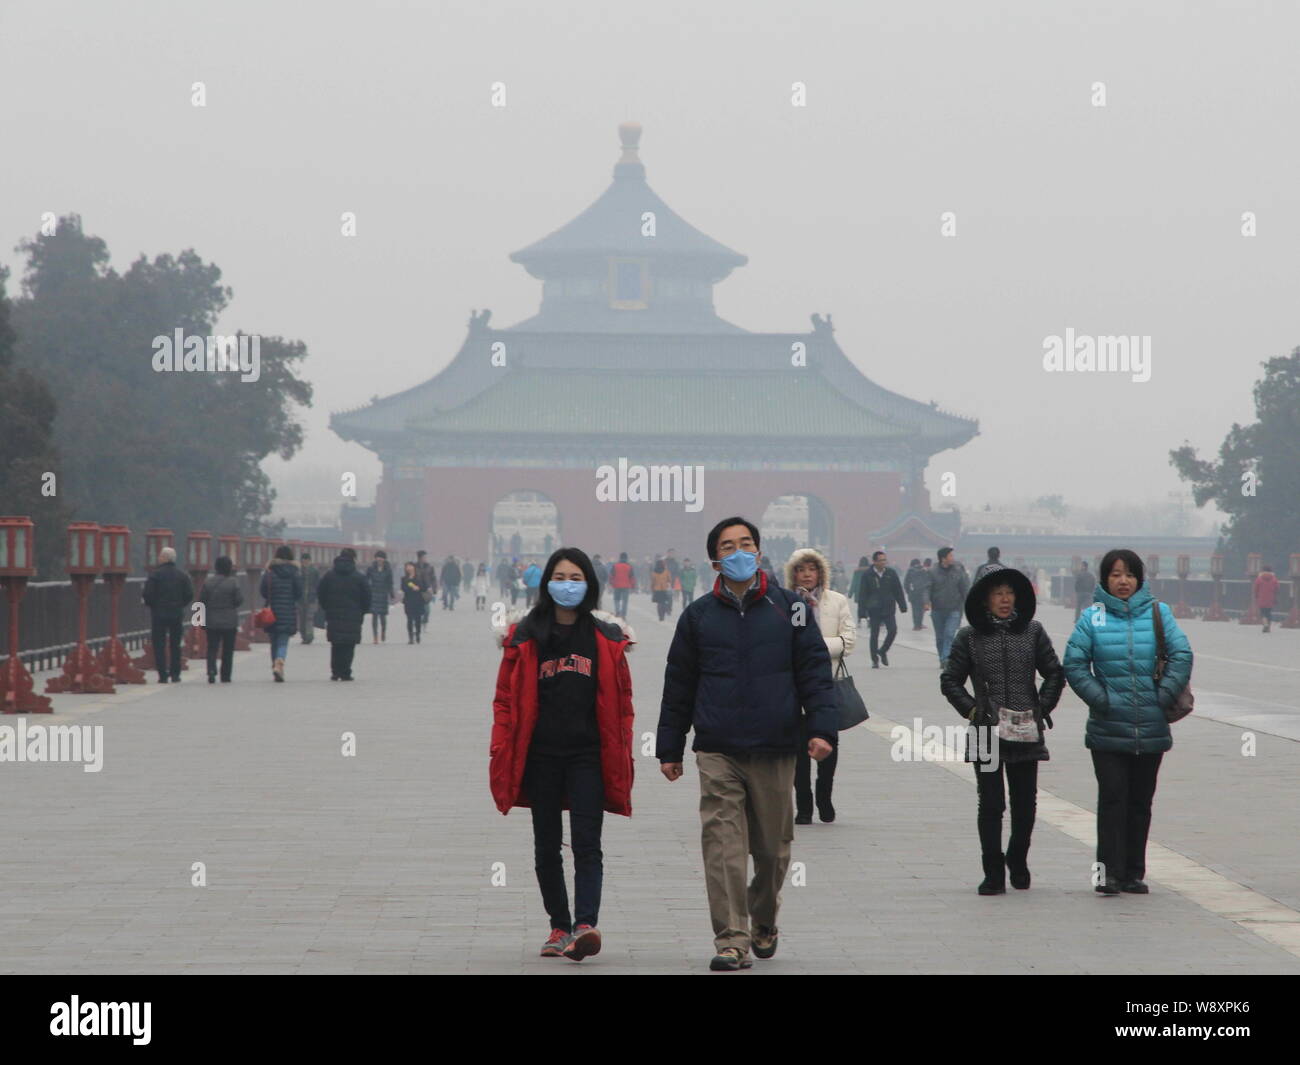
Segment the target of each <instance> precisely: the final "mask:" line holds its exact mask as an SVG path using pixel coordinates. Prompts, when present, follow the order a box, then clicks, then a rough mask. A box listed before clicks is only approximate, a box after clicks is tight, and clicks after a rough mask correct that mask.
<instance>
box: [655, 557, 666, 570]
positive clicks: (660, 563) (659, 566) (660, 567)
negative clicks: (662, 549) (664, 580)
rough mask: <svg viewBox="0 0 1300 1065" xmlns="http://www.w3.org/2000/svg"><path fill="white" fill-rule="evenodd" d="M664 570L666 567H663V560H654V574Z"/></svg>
mask: <svg viewBox="0 0 1300 1065" xmlns="http://www.w3.org/2000/svg"><path fill="white" fill-rule="evenodd" d="M666 568H667V567H666V566H664V560H663V559H662V558H657V559H655V572H656V573H662V572H663V571H664V570H665V569H666Z"/></svg>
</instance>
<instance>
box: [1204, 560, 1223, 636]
mask: <svg viewBox="0 0 1300 1065" xmlns="http://www.w3.org/2000/svg"><path fill="white" fill-rule="evenodd" d="M1210 576H1211V577H1213V578H1214V602H1212V603H1211V604H1210V609H1209V610H1207V611H1206V612H1205V613H1204V614H1203V615H1202V616H1201V620H1202V621H1227V620H1228V615H1227V614H1225V613H1224V612H1223V603H1222V601H1221V593H1222V586H1223V556H1222V555H1220V554H1218V553H1217V552H1216V553H1215V554H1213V555H1211V556H1210Z"/></svg>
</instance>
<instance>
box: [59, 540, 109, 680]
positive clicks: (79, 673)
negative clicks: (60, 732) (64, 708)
mask: <svg viewBox="0 0 1300 1065" xmlns="http://www.w3.org/2000/svg"><path fill="white" fill-rule="evenodd" d="M98 575H99V526H98V525H96V524H95V523H94V522H93V521H74V522H72V523H71V524H70V525H69V526H68V576H69V577H71V578H72V583H73V586H74V587H75V588H76V589H77V646H76V647H74V648H73V649H72V653H71V654H70V655H68V657H67V658H66V659H64V661H63V672H62V673H61V674H60V675H59V676H57V677H51V678H50V679H49V680H47V681H46V682H45V690H46V691H47V692H64V693H67V694H69V695H73V694H75V695H90V694H94V695H111V694H112V693H113V692H114V691H115V690H116V689H115V688H114V687H113V680H112V678H111V677H108V676H106V675H105V674H103V673H101V672H100V668H99V663H98V661H97V660H96V659H95V656H94V655H93V654H91V653H90V648H89V647H87V646H86V611H87V609H88V608H89V606H90V589H91V587H92V586H93V585H94V583H95V578H96V577H97V576H98Z"/></svg>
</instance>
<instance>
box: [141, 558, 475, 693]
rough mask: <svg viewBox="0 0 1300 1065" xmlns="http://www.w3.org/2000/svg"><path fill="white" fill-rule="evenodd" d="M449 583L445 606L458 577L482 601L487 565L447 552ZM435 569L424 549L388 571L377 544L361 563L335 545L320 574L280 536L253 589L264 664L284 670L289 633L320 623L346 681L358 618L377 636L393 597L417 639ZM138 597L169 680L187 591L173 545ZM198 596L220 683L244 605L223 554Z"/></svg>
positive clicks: (173, 677)
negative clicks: (260, 613) (265, 643)
mask: <svg viewBox="0 0 1300 1065" xmlns="http://www.w3.org/2000/svg"><path fill="white" fill-rule="evenodd" d="M453 570H454V572H455V575H456V579H455V581H453V582H451V583H452V584H453V585H454V586H455V591H453V593H452V594H451V595H450V596H449V597H446V598H444V607H445V608H446V609H453V608H454V602H455V598H456V597H457V596H458V595H459V587H460V583H461V580H462V578H464V579H465V583H466V587H468V588H470V589H471V590H472V592H473V594H474V597H475V608H476V609H478V610H485V609H486V603H487V594H488V572H487V566H486V565H485V564H483V563H479V565H478V567H477V570H475V568H474V567H473V566H472V564H470V563H468V562H466V563H464V564H463V567H462V564H461V563H460V562H459V561H457V560H455V559H453V558H452V557H451V556H448V560H447V563H446V564H444V566H443V573H444V575H445V577H444V581H443V586H444V588H446V586H447V583H448V580H447V579H446V578H447V577H450V574H451V573H452V572H453ZM438 584H439V580H438V574H437V572H436V570H435V567H434V566H433V565H432V564H431V563H430V562H429V561H428V552H426V551H418V552H417V553H416V560H415V561H414V562H407V563H405V564H404V565H403V567H402V574H401V575H400V576H396V575H395V574H394V572H393V569H392V566H391V564H390V563H389V561H388V553H387V552H386V551H382V550H380V551H376V552H375V558H374V560H373V561H372V562H371V563H370V565H369V566H368V567H366V569H365V570H361V569H360V568H359V567H358V565H357V553H356V551H355V549H353V548H350V547H349V548H344V549H343V550H342V551H341V552H340V553H339V555H338V557H337V558H335V559H334V562H333V565H332V566H331V567H330V568H329V569H328V570H326V571H325V572H324V573H322V572H321V571H320V569H319V568H318V567H317V566H315V565H314V564H313V563H312V560H311V556H310V554H309V553H308V552H306V551H304V552H302V553H301V555H300V557H299V558H297V559H295V558H294V557H293V549H292V548H291V547H290V546H289V545H287V544H281V545H280V546H279V547H277V548H276V550H275V552H274V555H273V557H272V558H271V560H270V562H269V563H268V564H267V566H266V568H265V570H264V571H263V572H262V575H261V580H260V583H259V585H258V593H259V595H260V597H261V599H262V602H263V603H264V604H265V606H264V610H265V611H267V612H268V616H267V617H266V618H264V624H263V625H262V626H261V627H262V630H263V631H264V632H265V633H266V635H267V637H268V640H269V643H270V655H271V673H272V676H273V678H274V679H275V681H276V682H277V683H283V681H284V679H285V662H286V659H287V658H288V652H289V640H290V637H292V636H294V635H295V634H298V635H300V636H301V639H302V642H303V643H311V642H312V640H313V638H314V634H315V629H316V628H318V627H319V628H324V629H325V633H326V639H327V640H328V641H329V644H330V679H331V680H342V681H348V680H352V679H353V678H352V663H353V659H354V656H355V653H356V647H357V644H359V643H360V642H361V639H362V634H363V626H364V619H365V615H366V614H370V616H371V620H370V627H371V638H372V639H373V640H374V642H375V643H381V642H383V641H385V640H386V639H387V638H388V610H389V606H390V604H396V603H401V604H402V609H403V613H404V614H405V616H406V632H407V642H408V643H410V644H417V643H420V642H421V636H422V633H423V629H424V626H425V625H427V624H428V620H429V604H430V602H431V601H432V599H433V598H434V597H435V595H436V593H437V589H438ZM142 599H143V601H144V603H145V604H146V605H147V606H148V607H149V609H150V615H151V624H152V630H151V636H152V646H153V655H154V663H155V666H156V668H157V670H158V681H159V683H162V684H166V683H169V682H170V683H179V682H180V679H181V676H180V674H181V661H182V659H181V642H182V641H181V637H182V630H183V626H184V621H185V611H186V608H187V607H189V606H190V605H191V604H192V603H193V602H194V600H195V594H194V585H193V582H192V581H191V579H190V577H189V574H187V573H186V572H185V571H184V570H182V569H181V568H179V567H178V566H177V565H176V551H175V549H174V548H171V547H166V548H163V549H162V551H161V552H160V553H159V558H158V565H157V566H156V567H155V568H154V570H153V572H151V573H150V575H149V577H148V579H147V580H146V581H145V584H144V589H143V591H142ZM198 601H199V602H200V603H202V604H203V615H202V619H201V622H200V625H201V627H202V628H203V629H204V631H205V635H206V639H207V672H208V683H210V684H215V683H217V681H218V680H220V681H221V682H222V683H229V682H230V681H231V678H232V674H233V667H234V652H235V643H236V636H237V632H238V629H239V610H240V608H241V607H242V606H243V605H244V593H243V588H242V585H241V583H240V581H239V579H238V577H237V576H236V575H235V569H234V563H233V562H232V560H231V559H230V558H228V557H227V556H225V555H222V556H220V557H218V558H217V559H216V560H215V561H214V563H213V572H212V574H211V575H210V576H209V577H208V578H207V579H206V580H205V582H204V584H203V587H202V589H200V591H199V595H198Z"/></svg>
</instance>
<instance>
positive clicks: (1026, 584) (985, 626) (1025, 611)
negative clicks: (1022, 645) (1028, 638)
mask: <svg viewBox="0 0 1300 1065" xmlns="http://www.w3.org/2000/svg"><path fill="white" fill-rule="evenodd" d="M999 584H1009V585H1010V586H1011V590H1012V591H1013V592H1014V593H1015V595H1016V608H1015V609H1016V618H1015V620H1014V621H1012V622H1011V625H1010V629H1011V631H1012V632H1024V631H1025V629H1027V628H1028V627H1029V623H1030V622H1031V621H1033V619H1034V612H1035V611H1036V610H1037V609H1038V600H1037V597H1036V596H1035V595H1034V586H1033V584H1032V583H1031V582H1030V580H1029V578H1028V577H1026V576H1025V575H1024V574H1023V573H1021V572H1020V570H1018V569H1012V568H1011V567H1010V566H1004V565H1002V564H1001V563H1000V562H995V563H993V564H992V565H991V566H990V567H989V568H988V569H987V570H985V572H984V576H982V577H981V578H980V579H979V580H977V581H976V582H975V583H974V584H972V585H971V589H970V591H969V592H967V593H966V620H967V621H969V622H970V623H971V625H972V626H974V628H975V631H976V632H985V633H986V632H991V631H992V629H993V622H991V621H990V620H989V619H988V598H989V592H990V590H992V589H993V588H995V587H996V586H997V585H999Z"/></svg>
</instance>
